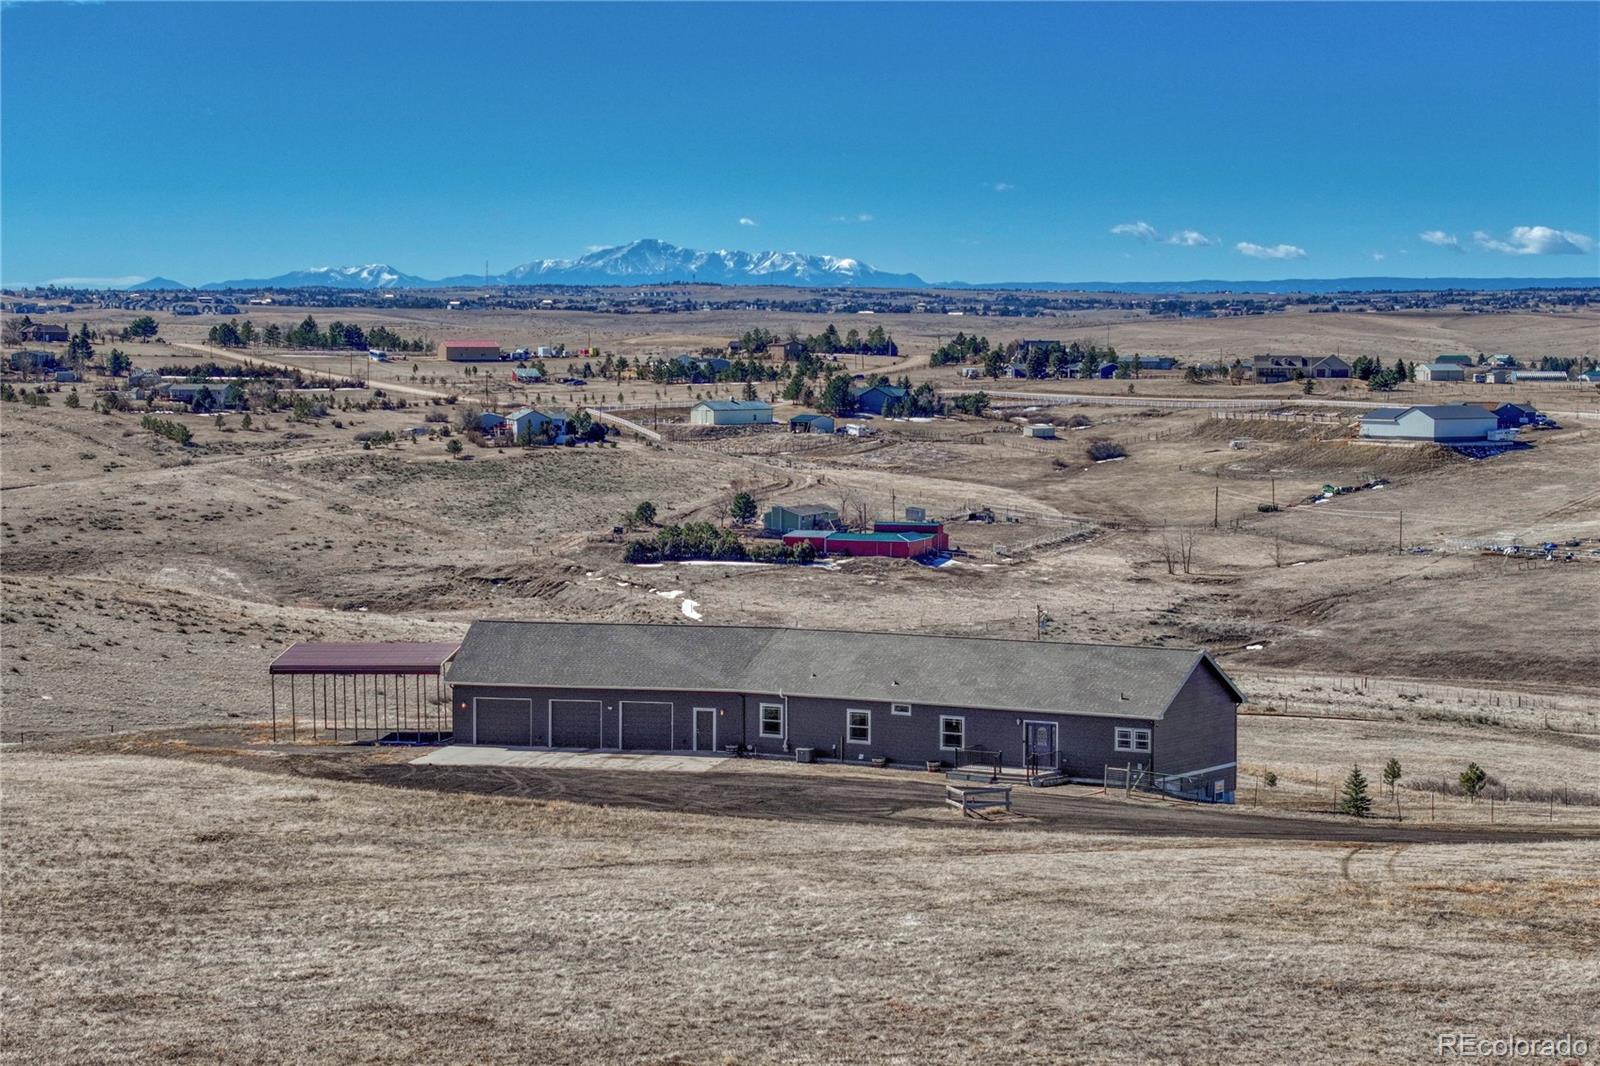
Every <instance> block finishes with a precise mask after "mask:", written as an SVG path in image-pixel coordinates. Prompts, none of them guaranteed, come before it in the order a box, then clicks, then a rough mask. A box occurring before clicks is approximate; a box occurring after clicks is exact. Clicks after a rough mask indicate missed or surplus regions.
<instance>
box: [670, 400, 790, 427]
mask: <svg viewBox="0 0 1600 1066" xmlns="http://www.w3.org/2000/svg"><path fill="white" fill-rule="evenodd" d="M771 422H772V405H771V404H770V403H763V402H762V401H760V400H701V401H700V402H699V403H697V404H695V405H694V406H693V407H691V408H689V424H690V425H692V426H755V425H767V424H770V423H771Z"/></svg>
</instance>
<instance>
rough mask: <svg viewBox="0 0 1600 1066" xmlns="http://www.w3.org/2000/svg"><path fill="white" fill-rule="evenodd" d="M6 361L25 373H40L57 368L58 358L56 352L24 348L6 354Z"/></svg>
mask: <svg viewBox="0 0 1600 1066" xmlns="http://www.w3.org/2000/svg"><path fill="white" fill-rule="evenodd" d="M6 363H7V364H8V365H9V366H10V367H11V369H12V370H19V371H22V372H24V373H38V372H39V371H42V370H54V369H55V368H56V363H57V359H56V353H55V352H41V351H29V350H26V349H24V350H23V351H20V352H12V353H11V354H10V355H8V356H6Z"/></svg>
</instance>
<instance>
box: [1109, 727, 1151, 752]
mask: <svg viewBox="0 0 1600 1066" xmlns="http://www.w3.org/2000/svg"><path fill="white" fill-rule="evenodd" d="M1116 740H1117V750H1118V751H1149V750H1150V730H1148V729H1127V728H1119V729H1118V730H1117V737H1116Z"/></svg>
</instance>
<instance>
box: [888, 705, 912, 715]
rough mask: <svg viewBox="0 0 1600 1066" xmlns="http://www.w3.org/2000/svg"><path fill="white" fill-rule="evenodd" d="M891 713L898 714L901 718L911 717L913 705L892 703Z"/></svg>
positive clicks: (890, 706)
mask: <svg viewBox="0 0 1600 1066" xmlns="http://www.w3.org/2000/svg"><path fill="white" fill-rule="evenodd" d="M889 713H890V714H898V715H900V716H901V717H906V716H909V715H910V714H911V704H909V703H891V704H889Z"/></svg>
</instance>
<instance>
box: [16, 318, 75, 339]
mask: <svg viewBox="0 0 1600 1066" xmlns="http://www.w3.org/2000/svg"><path fill="white" fill-rule="evenodd" d="M70 337H71V334H70V333H69V332H68V331H67V327H66V326H59V325H57V324H56V323H54V322H30V323H28V324H27V325H26V326H23V327H22V340H23V343H25V344H65V343H67V340H68V339H69V338H70Z"/></svg>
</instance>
